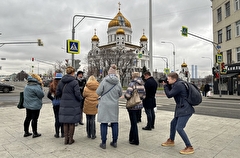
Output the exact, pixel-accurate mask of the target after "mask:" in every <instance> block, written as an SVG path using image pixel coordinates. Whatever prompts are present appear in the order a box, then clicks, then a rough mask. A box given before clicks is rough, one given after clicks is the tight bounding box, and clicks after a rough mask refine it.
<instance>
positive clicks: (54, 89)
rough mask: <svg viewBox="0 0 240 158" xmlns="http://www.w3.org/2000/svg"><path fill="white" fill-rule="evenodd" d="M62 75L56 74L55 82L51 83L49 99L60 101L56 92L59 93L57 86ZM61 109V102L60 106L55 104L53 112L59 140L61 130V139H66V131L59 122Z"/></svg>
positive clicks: (56, 136)
mask: <svg viewBox="0 0 240 158" xmlns="http://www.w3.org/2000/svg"><path fill="white" fill-rule="evenodd" d="M62 76H63V75H62V73H56V75H55V78H54V80H53V81H52V82H51V83H50V86H49V91H48V95H47V97H48V98H49V99H50V100H51V101H53V100H54V99H59V100H60V98H57V97H56V92H57V86H58V83H59V81H60V80H61V78H62ZM59 107H60V102H59V104H56V105H55V104H53V112H54V118H55V134H54V137H55V138H59V130H61V137H64V130H63V124H62V123H60V122H59Z"/></svg>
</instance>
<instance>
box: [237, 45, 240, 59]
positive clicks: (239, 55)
mask: <svg viewBox="0 0 240 158" xmlns="http://www.w3.org/2000/svg"><path fill="white" fill-rule="evenodd" d="M236 52H237V62H240V47H237V48H236Z"/></svg>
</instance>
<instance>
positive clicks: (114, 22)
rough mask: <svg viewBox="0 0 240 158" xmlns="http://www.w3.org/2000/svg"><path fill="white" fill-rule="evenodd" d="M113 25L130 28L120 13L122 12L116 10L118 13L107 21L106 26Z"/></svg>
mask: <svg viewBox="0 0 240 158" xmlns="http://www.w3.org/2000/svg"><path fill="white" fill-rule="evenodd" d="M114 26H126V27H130V28H131V24H130V22H129V21H128V20H127V19H126V18H125V17H124V16H123V15H122V13H121V12H120V10H119V12H118V14H117V15H116V16H115V17H114V19H113V20H111V21H110V22H109V23H108V28H110V27H114Z"/></svg>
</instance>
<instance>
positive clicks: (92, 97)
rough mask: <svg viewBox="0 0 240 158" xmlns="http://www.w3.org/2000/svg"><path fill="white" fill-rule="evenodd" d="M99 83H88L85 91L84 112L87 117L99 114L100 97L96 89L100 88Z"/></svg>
mask: <svg viewBox="0 0 240 158" xmlns="http://www.w3.org/2000/svg"><path fill="white" fill-rule="evenodd" d="M98 85H99V83H98V81H90V82H87V84H86V86H85V87H84V90H83V97H84V98H85V100H84V106H83V112H84V113H85V114H87V115H96V114H97V112H98V109H97V104H98V95H97V93H96V89H97V88H98Z"/></svg>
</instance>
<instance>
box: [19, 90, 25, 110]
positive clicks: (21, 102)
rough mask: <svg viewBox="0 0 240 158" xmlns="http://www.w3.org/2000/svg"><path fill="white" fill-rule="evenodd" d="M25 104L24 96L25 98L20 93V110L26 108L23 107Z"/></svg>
mask: <svg viewBox="0 0 240 158" xmlns="http://www.w3.org/2000/svg"><path fill="white" fill-rule="evenodd" d="M23 102H24V96H23V92H20V98H19V102H18V105H17V107H18V109H23V108H24V106H23Z"/></svg>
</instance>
